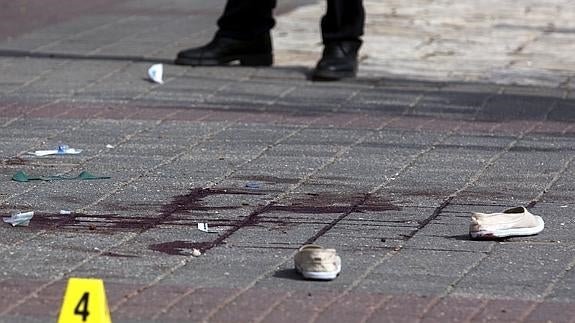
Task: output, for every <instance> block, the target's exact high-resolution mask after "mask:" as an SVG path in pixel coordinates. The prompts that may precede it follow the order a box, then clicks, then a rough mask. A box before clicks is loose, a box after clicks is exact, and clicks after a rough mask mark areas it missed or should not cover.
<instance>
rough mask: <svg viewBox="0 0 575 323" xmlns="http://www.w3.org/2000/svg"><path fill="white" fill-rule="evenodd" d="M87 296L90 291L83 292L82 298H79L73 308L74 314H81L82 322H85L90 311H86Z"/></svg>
mask: <svg viewBox="0 0 575 323" xmlns="http://www.w3.org/2000/svg"><path fill="white" fill-rule="evenodd" d="M89 297H90V293H88V292H85V293H84V295H82V298H80V301H79V302H78V305H76V308H75V309H74V314H76V315H81V316H82V322H86V319H87V318H88V315H90V312H88V298H89Z"/></svg>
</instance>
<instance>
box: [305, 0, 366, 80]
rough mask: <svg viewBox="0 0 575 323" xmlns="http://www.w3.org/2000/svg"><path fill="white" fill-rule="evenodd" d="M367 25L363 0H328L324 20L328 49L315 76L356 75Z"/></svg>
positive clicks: (324, 34) (324, 37)
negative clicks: (362, 39) (358, 57)
mask: <svg viewBox="0 0 575 323" xmlns="http://www.w3.org/2000/svg"><path fill="white" fill-rule="evenodd" d="M364 25H365V10H364V8H363V0H327V12H326V14H325V16H324V17H323V18H322V20H321V30H322V39H323V44H324V50H323V54H322V58H321V60H320V61H319V62H318V64H317V66H316V69H315V71H314V73H313V77H314V78H316V79H327V80H338V79H341V78H348V77H355V75H356V74H357V68H358V59H357V56H358V52H359V48H360V47H361V44H362V41H361V36H362V35H363V29H364Z"/></svg>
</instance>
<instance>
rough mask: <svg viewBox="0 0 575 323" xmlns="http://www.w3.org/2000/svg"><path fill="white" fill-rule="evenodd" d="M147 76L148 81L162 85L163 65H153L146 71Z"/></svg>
mask: <svg viewBox="0 0 575 323" xmlns="http://www.w3.org/2000/svg"><path fill="white" fill-rule="evenodd" d="M148 76H149V77H150V80H151V81H152V82H154V83H158V84H164V80H163V76H164V65H162V64H154V65H152V66H151V67H150V68H149V69H148Z"/></svg>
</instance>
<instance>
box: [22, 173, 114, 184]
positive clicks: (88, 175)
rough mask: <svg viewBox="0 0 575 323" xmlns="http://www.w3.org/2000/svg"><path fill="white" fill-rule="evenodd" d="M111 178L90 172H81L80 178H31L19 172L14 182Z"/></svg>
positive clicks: (50, 176)
mask: <svg viewBox="0 0 575 323" xmlns="http://www.w3.org/2000/svg"><path fill="white" fill-rule="evenodd" d="M109 178H110V176H95V175H93V174H91V173H89V172H86V171H84V172H81V173H80V174H79V175H78V176H61V175H49V176H30V175H28V174H26V173H24V172H23V171H18V172H17V173H16V174H14V176H12V180H13V181H16V182H30V181H61V180H95V179H109Z"/></svg>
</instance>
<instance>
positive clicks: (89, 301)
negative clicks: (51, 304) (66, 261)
mask: <svg viewBox="0 0 575 323" xmlns="http://www.w3.org/2000/svg"><path fill="white" fill-rule="evenodd" d="M76 322H77V323H80V322H82V323H112V320H111V319H110V310H109V309H108V301H107V300H106V291H105V290H104V282H103V281H102V280H101V279H89V278H70V279H69V280H68V286H67V287H66V293H65V294H64V301H63V302H62V308H61V309H60V316H59V317H58V323H76Z"/></svg>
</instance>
